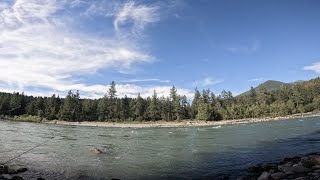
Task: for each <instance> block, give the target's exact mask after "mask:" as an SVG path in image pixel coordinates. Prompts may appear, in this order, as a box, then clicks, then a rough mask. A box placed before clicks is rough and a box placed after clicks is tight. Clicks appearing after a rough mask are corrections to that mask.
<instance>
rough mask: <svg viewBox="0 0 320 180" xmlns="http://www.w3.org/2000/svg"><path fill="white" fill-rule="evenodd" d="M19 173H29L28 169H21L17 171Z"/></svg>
mask: <svg viewBox="0 0 320 180" xmlns="http://www.w3.org/2000/svg"><path fill="white" fill-rule="evenodd" d="M16 171H17V172H18V173H24V172H26V171H28V168H19V169H17V170H16Z"/></svg>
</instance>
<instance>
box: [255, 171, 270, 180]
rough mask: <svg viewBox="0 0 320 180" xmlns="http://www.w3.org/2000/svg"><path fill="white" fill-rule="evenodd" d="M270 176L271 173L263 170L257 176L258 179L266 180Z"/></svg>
mask: <svg viewBox="0 0 320 180" xmlns="http://www.w3.org/2000/svg"><path fill="white" fill-rule="evenodd" d="M270 176H271V173H269V172H266V171H265V172H263V173H262V174H261V175H260V176H259V178H258V180H268V179H270Z"/></svg>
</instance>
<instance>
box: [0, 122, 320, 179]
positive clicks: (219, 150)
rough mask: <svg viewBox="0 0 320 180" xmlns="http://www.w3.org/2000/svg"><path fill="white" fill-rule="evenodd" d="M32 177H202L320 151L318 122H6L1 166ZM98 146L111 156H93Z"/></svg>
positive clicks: (0, 129) (0, 125)
mask: <svg viewBox="0 0 320 180" xmlns="http://www.w3.org/2000/svg"><path fill="white" fill-rule="evenodd" d="M52 137H53V139H51V140H49V141H48V142H47V143H45V144H44V145H42V146H40V147H38V148H36V149H34V150H33V151H31V152H29V153H27V154H24V155H22V156H21V157H19V158H17V159H16V160H14V161H12V162H10V163H9V165H11V166H19V167H27V168H28V169H29V170H28V171H27V172H25V173H22V174H20V176H21V177H23V178H26V179H31V178H38V177H42V178H45V179H57V180H58V179H71V180H73V179H112V178H115V179H201V178H208V177H215V176H217V175H219V174H231V175H233V176H234V177H235V176H237V175H239V173H240V172H241V170H243V169H245V168H246V167H249V166H252V165H255V164H257V163H265V162H272V161H276V160H280V159H283V158H284V157H287V156H293V155H298V154H304V153H309V152H313V151H319V147H320V143H319V142H320V118H319V117H314V118H305V119H294V120H281V121H272V122H260V123H251V124H237V125H225V126H221V127H199V128H198V127H188V128H145V129H132V128H102V127H81V126H64V125H51V124H34V123H23V122H11V121H0V138H1V139H0V163H2V162H5V161H6V160H8V159H10V158H11V157H14V156H16V155H19V154H20V153H22V152H24V151H26V150H28V149H30V148H32V147H34V146H36V145H37V144H39V143H42V142H44V141H46V140H48V139H50V138H52ZM94 148H99V149H101V150H102V151H104V152H105V153H101V154H95V153H93V152H92V151H91V149H94Z"/></svg>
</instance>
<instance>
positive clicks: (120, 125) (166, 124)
mask: <svg viewBox="0 0 320 180" xmlns="http://www.w3.org/2000/svg"><path fill="white" fill-rule="evenodd" d="M319 116H320V113H302V114H293V115H289V116H285V117H276V118H252V119H235V120H221V121H197V120H181V121H171V122H168V121H150V122H123V123H119V122H97V121H82V122H67V121H58V120H54V121H42V123H47V124H60V125H71V126H89V127H109V128H160V127H204V126H213V127H217V128H218V127H220V126H222V125H231V124H247V123H256V122H268V121H278V120H288V119H296V118H307V117H319Z"/></svg>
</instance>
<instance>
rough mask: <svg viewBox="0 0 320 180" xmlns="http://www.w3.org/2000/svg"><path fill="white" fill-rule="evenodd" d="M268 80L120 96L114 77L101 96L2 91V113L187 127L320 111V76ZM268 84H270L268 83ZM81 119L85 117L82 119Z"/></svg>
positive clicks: (32, 119) (27, 118) (34, 118)
mask: <svg viewBox="0 0 320 180" xmlns="http://www.w3.org/2000/svg"><path fill="white" fill-rule="evenodd" d="M270 82H271V85H272V84H274V82H272V81H269V83H264V84H261V85H259V86H258V87H257V88H253V87H251V89H250V90H249V91H247V92H245V93H243V94H240V95H238V96H233V95H232V93H231V92H230V91H222V92H221V93H220V94H219V95H216V94H214V93H213V92H212V91H210V90H209V89H203V90H202V92H200V91H199V90H198V89H197V88H196V89H195V92H194V96H193V98H192V99H188V98H187V97H186V96H185V95H180V94H178V90H177V89H176V88H175V87H174V86H172V88H171V89H170V92H168V93H169V96H167V97H165V96H158V94H157V92H156V91H153V94H152V95H151V96H149V97H146V95H143V96H141V95H140V94H137V96H136V97H127V96H126V95H124V97H120V96H119V95H118V94H117V90H116V87H117V86H116V83H115V82H114V81H112V82H111V84H110V87H109V89H108V90H107V92H106V94H105V95H104V96H103V97H101V98H99V99H83V98H80V93H79V91H71V90H70V91H69V92H68V94H67V96H66V97H65V98H60V97H59V96H56V95H55V94H53V95H52V96H51V97H33V96H27V95H24V93H16V92H14V93H3V92H0V118H1V117H3V118H4V119H11V120H17V121H29V122H42V121H48V123H60V124H80V125H81V124H82V125H88V126H96V125H98V126H99V125H100V126H107V127H119V126H120V127H123V126H124V125H123V123H124V122H125V123H127V124H132V125H133V124H141V125H134V126H138V127H139V126H152V127H163V126H164V127H176V126H178V127H180V126H181V127H183V126H194V125H196V126H214V125H220V124H231V123H242V122H251V121H252V122H254V121H261V120H262V119H263V120H270V119H277V117H285V118H290V117H294V116H295V114H304V113H318V112H319V111H320V78H319V77H318V78H315V79H311V80H309V81H303V82H297V83H294V84H283V85H281V86H278V87H277V88H276V89H275V88H274V86H271V85H270ZM268 84H269V85H268ZM78 121H81V122H78ZM83 121H86V122H83Z"/></svg>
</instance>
